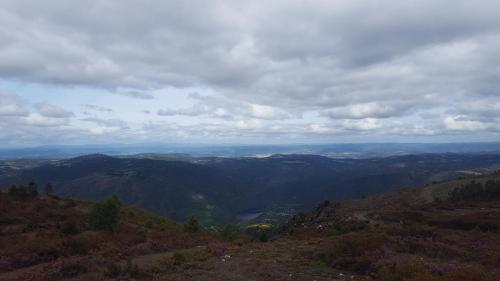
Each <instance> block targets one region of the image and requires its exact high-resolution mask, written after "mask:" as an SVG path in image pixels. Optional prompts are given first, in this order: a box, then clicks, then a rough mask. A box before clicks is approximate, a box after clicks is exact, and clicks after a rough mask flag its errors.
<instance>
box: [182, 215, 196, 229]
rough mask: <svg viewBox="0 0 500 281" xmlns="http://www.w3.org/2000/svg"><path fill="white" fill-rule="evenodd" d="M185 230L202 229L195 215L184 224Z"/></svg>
mask: <svg viewBox="0 0 500 281" xmlns="http://www.w3.org/2000/svg"><path fill="white" fill-rule="evenodd" d="M184 230H185V231H186V232H191V233H194V232H198V231H199V230H200V224H199V222H198V220H197V219H196V218H195V217H194V216H191V217H189V219H188V221H187V223H186V224H184Z"/></svg>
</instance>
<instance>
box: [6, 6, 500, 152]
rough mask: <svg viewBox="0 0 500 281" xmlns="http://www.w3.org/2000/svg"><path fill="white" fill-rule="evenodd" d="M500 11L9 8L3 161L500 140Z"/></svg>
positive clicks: (485, 8) (427, 8)
mask: <svg viewBox="0 0 500 281" xmlns="http://www.w3.org/2000/svg"><path fill="white" fill-rule="evenodd" d="M499 14H500V1H498V0H491V1H489V0H478V1H469V0H439V1H436V0H418V1H412V0H407V1H400V0H394V1H389V0H381V1H373V0H372V1H368V0H367V1H358V0H345V1H344V0H335V1H332V0H325V1H321V0H317V1H312V0H311V1H305V0H304V1H294V0H273V1H269V0H267V1H260V0H254V1H237V0H227V1H218V0H211V1H201V0H200V1H189V0H184V1H163V0H143V1H133V0H107V1H102V0H85V1H83V0H82V1H80V0H72V1H67V0H45V1H34V0H30V1H28V0H0V145H1V146H3V147H12V146H33V145H45V144H86V143H142V142H165V143H169V142H189V143H336V142H378V141H390V142H395V141H401V142H409V141H411V142H447V141H450V142H453V141H495V140H500V16H499Z"/></svg>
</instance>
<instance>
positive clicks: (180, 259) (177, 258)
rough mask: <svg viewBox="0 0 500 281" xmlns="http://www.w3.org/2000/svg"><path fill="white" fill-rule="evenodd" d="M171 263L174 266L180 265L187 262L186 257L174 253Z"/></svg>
mask: <svg viewBox="0 0 500 281" xmlns="http://www.w3.org/2000/svg"><path fill="white" fill-rule="evenodd" d="M172 261H173V264H174V265H182V264H183V263H185V262H186V261H187V259H186V256H184V255H183V254H182V253H179V252H176V253H174V255H173V256H172Z"/></svg>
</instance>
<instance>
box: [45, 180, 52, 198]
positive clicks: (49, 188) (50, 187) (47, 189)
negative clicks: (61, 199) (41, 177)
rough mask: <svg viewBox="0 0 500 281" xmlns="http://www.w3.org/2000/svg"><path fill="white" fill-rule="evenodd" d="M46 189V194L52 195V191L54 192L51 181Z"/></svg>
mask: <svg viewBox="0 0 500 281" xmlns="http://www.w3.org/2000/svg"><path fill="white" fill-rule="evenodd" d="M44 190H45V195H47V196H50V195H52V192H53V188H52V184H50V182H49V183H48V184H46V185H45V189H44Z"/></svg>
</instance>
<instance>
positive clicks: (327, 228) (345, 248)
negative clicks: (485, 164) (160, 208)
mask: <svg viewBox="0 0 500 281" xmlns="http://www.w3.org/2000/svg"><path fill="white" fill-rule="evenodd" d="M498 189H500V175H499V174H494V175H490V176H484V177H476V178H473V179H462V180H459V181H453V182H448V183H440V184H435V185H430V186H427V187H423V188H419V189H408V190H404V191H401V192H398V193H392V194H386V195H382V196H377V197H368V198H365V199H361V200H354V201H349V202H345V203H342V204H334V203H330V202H325V203H323V204H321V205H320V206H318V208H317V209H316V210H314V211H312V212H310V213H304V214H299V215H296V216H295V217H294V218H293V219H291V220H290V221H289V222H288V223H287V224H286V225H284V226H282V227H281V228H280V229H279V231H277V230H276V228H273V227H272V226H270V225H268V224H262V223H255V224H251V225H248V226H246V227H243V226H239V225H231V224H228V225H225V226H224V227H221V228H220V230H219V231H208V230H205V229H203V228H202V227H200V225H199V224H198V222H197V221H196V219H195V218H191V219H190V220H188V221H187V222H186V223H185V224H184V225H183V224H179V223H175V222H172V221H169V220H166V219H164V218H162V217H159V216H156V215H153V214H151V213H148V212H145V211H142V210H139V209H136V208H132V207H129V206H126V205H122V204H121V203H119V202H118V201H117V200H116V199H114V198H110V199H108V200H105V201H102V202H99V203H94V202H90V201H80V200H71V199H61V198H58V197H55V196H47V195H34V196H20V197H19V196H17V195H16V194H9V193H0V211H1V213H0V226H1V229H0V231H1V236H0V280H201V281H203V280H264V281H266V280H318V281H319V280H383V281H434V280H436V281H437V280H440V281H471V280H473V281H494V280H500V270H499V269H500V193H499V192H498ZM21 193H23V192H21ZM23 194H24V193H23Z"/></svg>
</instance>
